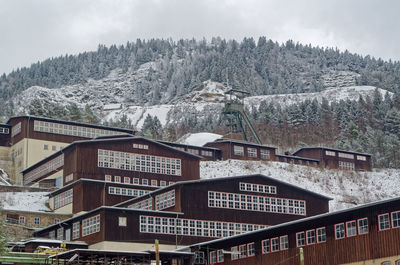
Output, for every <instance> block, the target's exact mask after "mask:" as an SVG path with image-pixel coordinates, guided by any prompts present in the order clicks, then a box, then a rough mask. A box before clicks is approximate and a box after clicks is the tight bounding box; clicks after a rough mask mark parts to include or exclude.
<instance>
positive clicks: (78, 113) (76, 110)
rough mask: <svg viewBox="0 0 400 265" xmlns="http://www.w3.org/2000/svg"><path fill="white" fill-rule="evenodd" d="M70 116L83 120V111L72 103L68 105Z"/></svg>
mask: <svg viewBox="0 0 400 265" xmlns="http://www.w3.org/2000/svg"><path fill="white" fill-rule="evenodd" d="M67 111H68V118H69V120H71V121H82V112H81V110H80V109H79V107H78V105H76V104H75V103H71V104H70V105H68V106H67Z"/></svg>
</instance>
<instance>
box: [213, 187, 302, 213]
mask: <svg viewBox="0 0 400 265" xmlns="http://www.w3.org/2000/svg"><path fill="white" fill-rule="evenodd" d="M208 207H210V208H227V209H236V210H244V211H259V212H273V213H282V214H294V215H306V202H305V201H303V200H293V199H285V198H275V197H266V196H257V195H247V194H238V193H227V192H217V191H209V192H208Z"/></svg>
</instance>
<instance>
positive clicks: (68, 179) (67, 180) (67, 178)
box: [65, 174, 74, 183]
mask: <svg viewBox="0 0 400 265" xmlns="http://www.w3.org/2000/svg"><path fill="white" fill-rule="evenodd" d="M73 180H74V174H69V175H68V176H66V177H65V183H68V182H70V181H73Z"/></svg>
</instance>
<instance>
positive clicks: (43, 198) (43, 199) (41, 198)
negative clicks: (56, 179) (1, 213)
mask: <svg viewBox="0 0 400 265" xmlns="http://www.w3.org/2000/svg"><path fill="white" fill-rule="evenodd" d="M47 194H48V193H47V192H0V202H1V205H2V208H3V209H5V210H20V211H31V212H43V211H50V209H49V208H48V207H47V206H46V205H47V200H48V197H47Z"/></svg>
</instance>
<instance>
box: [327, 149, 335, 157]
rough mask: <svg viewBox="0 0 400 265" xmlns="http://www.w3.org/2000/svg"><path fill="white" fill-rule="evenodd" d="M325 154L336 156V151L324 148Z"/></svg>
mask: <svg viewBox="0 0 400 265" xmlns="http://www.w3.org/2000/svg"><path fill="white" fill-rule="evenodd" d="M325 155H327V156H336V152H334V151H329V150H326V151H325Z"/></svg>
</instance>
